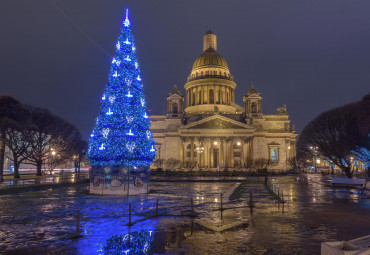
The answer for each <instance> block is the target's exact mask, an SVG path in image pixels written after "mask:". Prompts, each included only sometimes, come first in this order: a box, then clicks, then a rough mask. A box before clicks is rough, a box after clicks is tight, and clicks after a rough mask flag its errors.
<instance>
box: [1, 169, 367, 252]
mask: <svg viewBox="0 0 370 255" xmlns="http://www.w3.org/2000/svg"><path fill="white" fill-rule="evenodd" d="M271 181H272V182H273V183H276V185H278V187H279V190H280V191H282V192H283V194H284V199H285V200H286V201H287V203H286V204H285V205H284V211H283V210H282V206H279V207H278V205H277V201H276V200H275V198H274V197H273V196H272V195H271V194H270V193H269V192H268V190H267V189H266V188H265V187H264V185H263V178H259V177H251V178H248V180H247V181H246V182H245V181H240V182H239V181H236V182H220V183H217V182H212V183H205V182H184V183H181V182H170V183H169V182H167V183H166V182H155V183H154V182H153V183H151V186H150V194H149V195H142V196H133V197H130V198H127V197H116V196H97V195H90V194H89V193H88V191H87V187H86V185H78V186H74V187H66V188H58V189H49V190H44V191H37V192H27V193H20V194H12V195H3V196H1V197H0V223H1V225H0V253H4V254H319V253H320V243H321V242H323V241H332V240H350V239H354V238H358V237H361V236H364V235H368V234H370V221H369V215H370V199H366V198H364V197H363V195H361V194H358V193H357V192H356V190H350V189H344V188H337V189H335V190H333V189H331V188H330V186H329V185H327V184H326V182H325V179H324V178H323V177H321V176H320V175H308V176H307V175H305V176H284V177H276V178H275V177H274V178H271ZM250 191H253V200H254V202H255V203H254V205H255V207H254V208H253V214H252V211H251V209H250V208H249V207H248V205H249V203H248V202H249V193H250ZM220 194H222V201H223V204H222V207H223V209H224V210H223V211H222V213H221V210H220V208H221V204H220V200H221V196H220ZM191 198H193V204H194V211H195V213H196V216H195V217H192V214H193V212H192V207H191ZM157 199H158V201H159V211H158V214H159V217H154V216H155V210H156V200H157ZM129 202H131V205H132V208H133V210H132V222H133V223H134V225H133V226H131V227H128V226H127V223H128V206H129ZM77 210H80V215H81V220H80V232H81V235H83V237H82V238H75V236H74V235H75V234H76V214H77ZM221 217H222V218H221Z"/></svg>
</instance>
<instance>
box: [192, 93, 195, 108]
mask: <svg viewBox="0 0 370 255" xmlns="http://www.w3.org/2000/svg"><path fill="white" fill-rule="evenodd" d="M192 105H195V91H193V96H192Z"/></svg>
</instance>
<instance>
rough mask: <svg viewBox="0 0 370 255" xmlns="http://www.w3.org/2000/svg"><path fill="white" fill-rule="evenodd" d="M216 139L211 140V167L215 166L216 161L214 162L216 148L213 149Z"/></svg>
mask: <svg viewBox="0 0 370 255" xmlns="http://www.w3.org/2000/svg"><path fill="white" fill-rule="evenodd" d="M213 143H214V141H212V140H211V155H210V167H212V168H213V167H214V162H213V160H214V157H213V156H214V150H213V146H214V144H213Z"/></svg>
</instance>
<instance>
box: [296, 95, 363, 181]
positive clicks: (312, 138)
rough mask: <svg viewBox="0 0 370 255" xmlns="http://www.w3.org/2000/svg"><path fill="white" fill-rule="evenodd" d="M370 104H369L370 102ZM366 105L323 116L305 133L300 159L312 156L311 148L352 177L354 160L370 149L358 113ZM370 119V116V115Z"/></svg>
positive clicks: (331, 112) (302, 134)
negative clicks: (365, 149)
mask: <svg viewBox="0 0 370 255" xmlns="http://www.w3.org/2000/svg"><path fill="white" fill-rule="evenodd" d="M367 102H369V101H367ZM367 104H368V103H367ZM361 107H364V106H363V105H362V104H360V103H359V102H358V103H352V104H348V105H345V106H342V107H339V108H336V109H333V110H330V111H327V112H324V113H322V114H320V115H319V116H318V117H317V118H315V119H314V120H312V121H311V122H310V123H309V124H308V125H307V126H306V127H305V128H304V129H303V131H302V133H301V135H300V137H299V140H298V142H297V154H298V155H299V157H302V158H305V157H306V158H308V157H309V156H310V155H312V151H311V149H310V148H311V147H312V148H316V147H317V152H318V153H319V154H320V155H321V156H323V157H325V158H327V159H328V160H329V161H330V162H333V163H334V164H335V165H337V166H338V167H339V168H341V169H342V170H343V171H344V172H345V173H346V175H347V176H348V177H349V178H352V175H353V172H352V170H351V168H352V160H351V157H352V156H353V154H354V153H356V152H357V153H361V148H369V137H368V136H367V135H366V136H364V134H362V133H361V132H360V128H359V121H358V117H357V116H358V114H357V113H358V112H359V111H360V109H361ZM369 116H370V113H369Z"/></svg>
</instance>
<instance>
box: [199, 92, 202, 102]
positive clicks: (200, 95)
mask: <svg viewBox="0 0 370 255" xmlns="http://www.w3.org/2000/svg"><path fill="white" fill-rule="evenodd" d="M201 99H202V92H201V91H199V92H198V104H201V103H202V101H201Z"/></svg>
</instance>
